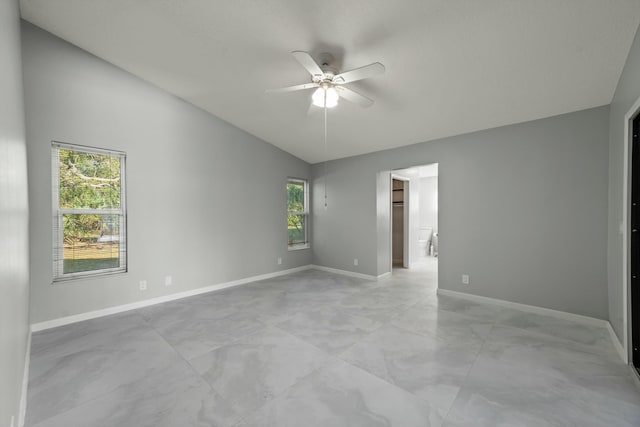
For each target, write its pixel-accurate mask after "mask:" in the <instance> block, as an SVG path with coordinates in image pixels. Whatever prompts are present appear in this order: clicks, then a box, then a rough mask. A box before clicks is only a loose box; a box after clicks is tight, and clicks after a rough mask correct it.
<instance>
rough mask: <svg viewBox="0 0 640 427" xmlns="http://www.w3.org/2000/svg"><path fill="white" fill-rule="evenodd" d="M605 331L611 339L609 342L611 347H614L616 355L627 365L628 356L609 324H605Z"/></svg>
mask: <svg viewBox="0 0 640 427" xmlns="http://www.w3.org/2000/svg"><path fill="white" fill-rule="evenodd" d="M607 330H608V331H609V336H610V337H611V341H612V342H613V346H614V347H615V349H616V351H617V352H618V355H619V356H620V358H621V359H622V361H623V362H624V363H629V355H628V354H627V351H626V350H625V348H624V346H623V345H622V343H621V342H620V340H619V339H618V335H616V331H614V330H613V326H611V323H610V322H607Z"/></svg>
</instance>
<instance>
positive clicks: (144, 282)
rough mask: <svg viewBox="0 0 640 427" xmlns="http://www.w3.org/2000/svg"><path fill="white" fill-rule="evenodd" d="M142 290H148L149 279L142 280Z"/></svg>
mask: <svg viewBox="0 0 640 427" xmlns="http://www.w3.org/2000/svg"><path fill="white" fill-rule="evenodd" d="M140 290H141V291H146V290H147V281H146V280H140Z"/></svg>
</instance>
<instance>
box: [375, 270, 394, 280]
mask: <svg viewBox="0 0 640 427" xmlns="http://www.w3.org/2000/svg"><path fill="white" fill-rule="evenodd" d="M389 276H391V272H390V271H387V272H386V273H382V274H379V275H378V277H377V279H378V280H380V279H384V278H385V277H389Z"/></svg>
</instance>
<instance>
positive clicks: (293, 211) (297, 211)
mask: <svg viewBox="0 0 640 427" xmlns="http://www.w3.org/2000/svg"><path fill="white" fill-rule="evenodd" d="M308 205H309V191H308V184H307V181H306V180H304V179H297V178H289V179H287V232H288V239H289V249H304V248H308V247H309V239H308V238H307V227H308V223H309V221H308V218H309V206H308Z"/></svg>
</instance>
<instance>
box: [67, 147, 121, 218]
mask: <svg viewBox="0 0 640 427" xmlns="http://www.w3.org/2000/svg"><path fill="white" fill-rule="evenodd" d="M59 158H60V187H59V189H60V190H59V191H60V207H61V208H69V209H78V208H87V209H109V208H116V209H117V208H119V207H120V157H119V156H110V155H108V154H97V153H84V152H82V151H73V150H65V149H60V151H59Z"/></svg>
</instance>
